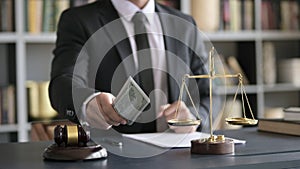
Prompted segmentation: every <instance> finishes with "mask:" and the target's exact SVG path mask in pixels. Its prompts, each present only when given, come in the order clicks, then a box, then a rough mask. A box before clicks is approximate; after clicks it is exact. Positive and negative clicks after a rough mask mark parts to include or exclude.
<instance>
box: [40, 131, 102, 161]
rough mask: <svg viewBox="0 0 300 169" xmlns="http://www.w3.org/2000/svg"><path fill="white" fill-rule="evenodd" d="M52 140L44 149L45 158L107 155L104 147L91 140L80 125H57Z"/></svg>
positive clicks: (92, 157) (77, 158) (71, 158)
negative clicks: (52, 142)
mask: <svg viewBox="0 0 300 169" xmlns="http://www.w3.org/2000/svg"><path fill="white" fill-rule="evenodd" d="M54 141H55V143H54V144H52V145H50V146H49V147H47V148H46V149H45V151H44V154H43V157H44V158H45V159H50V160H63V161H76V160H90V159H99V158H105V157H107V151H106V149H105V148H103V147H102V146H101V145H99V144H96V143H95V142H93V141H92V140H91V139H90V136H89V135H88V134H87V133H86V132H85V131H84V129H83V128H82V126H81V125H64V127H62V126H61V125H57V126H56V127H55V129H54Z"/></svg>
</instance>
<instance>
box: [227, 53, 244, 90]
mask: <svg viewBox="0 0 300 169" xmlns="http://www.w3.org/2000/svg"><path fill="white" fill-rule="evenodd" d="M227 64H228V66H229V68H230V69H231V70H232V73H233V74H237V73H240V74H241V75H242V76H243V84H244V85H246V84H249V80H248V78H247V76H246V74H245V72H244V70H243V69H242V67H241V65H240V63H239V62H238V60H237V59H236V58H235V57H234V56H229V57H228V58H227Z"/></svg>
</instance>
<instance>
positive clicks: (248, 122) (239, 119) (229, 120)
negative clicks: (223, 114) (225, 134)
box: [225, 117, 258, 125]
mask: <svg viewBox="0 0 300 169" xmlns="http://www.w3.org/2000/svg"><path fill="white" fill-rule="evenodd" d="M225 120H226V122H227V123H228V124H230V125H256V124H257V122H258V120H256V119H249V118H242V117H237V118H226V119H225Z"/></svg>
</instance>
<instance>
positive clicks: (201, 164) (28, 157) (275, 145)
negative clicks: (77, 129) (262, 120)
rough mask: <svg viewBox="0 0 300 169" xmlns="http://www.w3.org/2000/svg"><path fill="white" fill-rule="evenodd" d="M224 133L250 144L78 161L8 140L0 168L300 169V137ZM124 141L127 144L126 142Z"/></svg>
mask: <svg viewBox="0 0 300 169" xmlns="http://www.w3.org/2000/svg"><path fill="white" fill-rule="evenodd" d="M222 134H225V135H226V136H228V137H234V138H239V139H245V140H247V143H246V144H245V145H237V146H236V147H235V154H229V155H213V156H212V155H195V154H190V149H189V148H180V149H171V150H168V151H166V152H164V153H162V154H159V155H156V156H153V157H147V158H127V157H123V156H118V155H115V154H114V153H109V156H108V157H107V158H106V159H100V160H91V161H76V162H58V161H48V160H44V159H43V157H42V154H43V151H44V149H45V148H46V147H47V146H49V145H50V144H51V143H52V142H31V143H30V142H29V143H5V144H0V153H1V158H0V169H2V168H3V169H6V168H12V169H15V168H20V169H21V168H22V169H24V168H36V169H43V168H46V169H48V168H49V169H50V168H51V169H56V168H57V169H58V168H59V169H70V168H72V169H77V168H78V169H84V168H87V169H93V168H97V169H100V168H105V169H118V168H128V169H141V168H146V169H147V168H149V169H150V168H151V169H160V168H163V169H166V168H170V169H171V168H172V169H177V168H178V169H184V168H186V169H192V168H253V167H256V168H272V169H273V168H298V167H299V168H300V137H295V136H287V135H279V134H272V133H265V132H258V131H257V130H256V128H245V129H241V130H236V131H223V132H222ZM124 144H125V145H123V146H126V141H125V142H124ZM136 145H137V147H138V148H136ZM129 146H130V147H131V148H133V149H138V151H144V150H143V149H145V150H146V149H147V148H148V147H149V146H151V145H146V144H144V143H140V142H136V143H135V142H131V143H130V145H129Z"/></svg>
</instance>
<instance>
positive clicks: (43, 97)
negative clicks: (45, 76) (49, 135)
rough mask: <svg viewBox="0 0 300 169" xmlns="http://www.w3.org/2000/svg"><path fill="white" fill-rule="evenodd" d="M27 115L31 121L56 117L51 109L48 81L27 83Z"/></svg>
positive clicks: (55, 113)
mask: <svg viewBox="0 0 300 169" xmlns="http://www.w3.org/2000/svg"><path fill="white" fill-rule="evenodd" d="M26 86H27V97H28V99H27V100H28V113H29V117H30V118H31V119H38V120H47V119H52V118H54V117H56V116H57V112H56V111H55V110H54V109H53V108H52V106H51V103H50V100H49V95H48V86H49V81H41V82H37V81H27V82H26Z"/></svg>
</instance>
